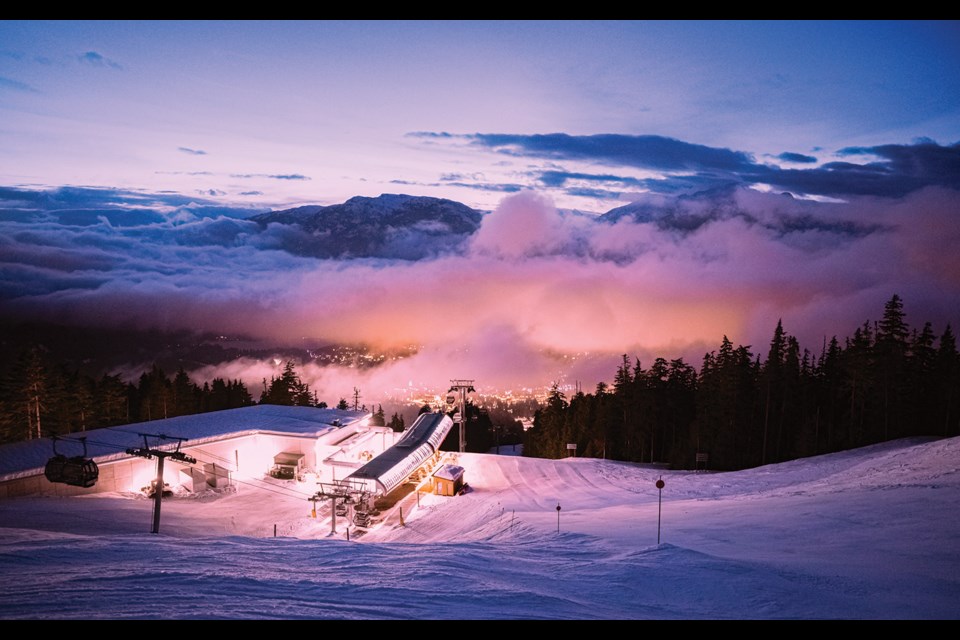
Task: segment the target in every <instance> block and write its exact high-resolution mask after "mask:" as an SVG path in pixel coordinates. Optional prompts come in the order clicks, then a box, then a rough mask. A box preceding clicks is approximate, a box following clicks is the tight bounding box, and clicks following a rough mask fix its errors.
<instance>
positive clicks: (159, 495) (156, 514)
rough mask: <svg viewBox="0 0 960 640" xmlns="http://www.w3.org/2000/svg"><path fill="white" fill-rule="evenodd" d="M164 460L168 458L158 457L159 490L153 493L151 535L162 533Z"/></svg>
mask: <svg viewBox="0 0 960 640" xmlns="http://www.w3.org/2000/svg"><path fill="white" fill-rule="evenodd" d="M144 439H146V438H144ZM164 458H166V456H157V488H156V489H154V492H153V531H151V533H160V500H162V499H163V460H164Z"/></svg>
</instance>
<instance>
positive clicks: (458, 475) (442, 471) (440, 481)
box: [433, 464, 463, 496]
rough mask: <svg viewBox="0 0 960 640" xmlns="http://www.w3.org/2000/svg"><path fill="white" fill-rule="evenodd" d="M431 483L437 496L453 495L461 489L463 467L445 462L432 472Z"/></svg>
mask: <svg viewBox="0 0 960 640" xmlns="http://www.w3.org/2000/svg"><path fill="white" fill-rule="evenodd" d="M433 485H434V487H435V489H434V490H435V491H436V494H437V495H438V496H455V495H457V494H458V493H460V492H461V491H462V490H463V467H458V466H457V465H455V464H445V465H443V466H442V467H440V468H439V469H437V470H436V471H435V472H434V474H433Z"/></svg>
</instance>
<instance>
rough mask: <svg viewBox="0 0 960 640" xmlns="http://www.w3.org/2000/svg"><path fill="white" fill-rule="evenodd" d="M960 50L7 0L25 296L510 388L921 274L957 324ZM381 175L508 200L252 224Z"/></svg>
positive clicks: (831, 327) (731, 28) (406, 185)
mask: <svg viewBox="0 0 960 640" xmlns="http://www.w3.org/2000/svg"><path fill="white" fill-rule="evenodd" d="M958 69H960V22H897V21H889V22H620V21H616V22H579V21H563V22H492V21H491V22H309V21H306V22H258V21H245V22H215V21H204V22H20V21H4V22H0V304H2V305H3V306H4V307H6V308H7V313H8V314H11V315H13V316H16V317H21V318H44V319H55V320H61V321H65V320H69V321H74V322H82V323H90V324H107V325H111V324H112V325H121V326H122V325H133V326H160V327H162V328H194V329H202V330H211V331H224V332H234V333H246V334H248V335H251V336H254V337H260V338H265V339H269V340H272V341H275V342H284V341H286V342H288V343H291V344H299V343H301V342H302V341H303V340H304V339H305V338H307V339H310V340H314V341H318V342H322V341H324V340H329V341H364V342H369V343H379V344H404V343H417V344H421V345H422V346H423V348H422V351H421V355H420V356H418V358H419V363H420V365H422V367H421V369H420V373H419V374H417V375H421V374H422V373H423V372H426V371H429V372H430V373H429V375H432V376H439V378H440V382H443V381H445V380H446V379H448V378H451V377H463V376H475V377H476V378H478V379H481V378H484V377H486V379H487V380H491V381H492V380H493V379H497V381H498V384H503V385H509V384H523V383H527V384H530V385H539V384H544V383H548V382H549V378H550V377H551V376H554V375H555V370H556V365H557V363H558V362H560V360H562V357H561V356H562V355H563V354H573V353H577V352H585V351H589V352H591V353H592V354H594V359H593V360H591V363H592V364H590V366H589V367H587V368H585V369H583V370H581V371H571V372H570V375H571V376H576V377H579V378H580V379H582V380H583V381H584V383H585V385H587V386H589V387H592V385H593V384H595V383H596V381H597V380H598V377H597V376H600V377H605V378H609V377H610V376H611V375H612V373H613V371H612V367H613V366H615V363H616V357H617V354H620V353H623V352H628V353H630V354H632V355H639V356H641V357H642V358H643V359H644V361H645V364H649V360H650V359H651V358H652V357H655V356H657V355H663V356H665V357H668V358H673V357H679V356H683V357H685V358H688V359H690V360H691V361H692V363H693V364H695V365H697V366H699V361H698V360H699V357H700V356H702V355H703V353H704V352H705V351H707V350H712V349H715V348H717V346H718V345H719V342H720V340H721V338H722V337H723V335H724V334H726V335H729V337H730V339H731V340H732V341H733V342H734V343H735V344H738V343H742V344H752V345H754V351H755V352H757V353H761V354H763V355H765V353H766V345H767V344H768V343H769V339H770V336H771V335H772V332H773V328H774V326H775V325H776V321H777V319H778V318H781V317H782V318H783V320H784V327H785V329H786V330H787V331H788V333H792V334H794V335H797V336H798V338H800V340H801V346H803V347H807V348H809V349H810V350H811V351H819V349H820V347H821V345H822V341H823V339H824V337H826V338H827V339H829V337H830V336H832V335H839V336H840V337H841V338H842V337H844V336H846V335H849V334H850V333H852V331H853V329H854V328H855V327H856V326H858V325H860V324H862V323H863V322H864V321H866V320H868V319H870V320H875V319H878V318H879V315H880V314H881V313H882V309H883V303H884V302H885V301H886V300H888V299H889V298H890V297H891V295H893V294H894V293H897V294H899V295H900V296H901V297H902V298H903V299H904V301H905V305H906V307H905V310H906V311H907V314H908V318H907V319H908V322H914V323H917V324H922V322H923V321H926V320H929V321H931V322H933V323H934V331H935V332H936V333H937V334H938V335H939V334H940V333H942V331H943V329H944V327H945V325H946V324H947V323H948V322H949V323H951V324H952V325H953V328H954V330H955V331H956V330H957V329H958V324H960V255H958V253H960V252H958V251H957V249H956V247H957V246H958V245H960V223H958V215H960V211H958V207H960V72H958ZM383 193H404V194H410V195H419V196H435V197H442V198H449V199H452V200H456V201H458V202H462V203H464V204H466V205H468V206H471V207H475V208H477V209H481V210H484V211H491V212H492V213H490V214H489V215H487V216H485V218H484V220H483V222H482V224H481V227H480V229H479V231H478V232H477V233H476V234H474V235H473V236H472V237H471V238H469V239H468V241H466V242H465V243H464V244H463V245H461V246H457V247H451V248H449V250H445V249H443V248H437V250H435V251H431V252H430V256H429V257H426V258H423V259H420V260H413V261H411V260H395V259H387V258H364V259H352V260H320V259H316V258H310V257H305V256H301V255H295V254H293V253H291V252H289V251H287V250H285V249H286V248H288V247H287V246H286V245H285V244H284V242H285V240H284V239H283V238H284V237H287V236H282V235H281V233H280V230H279V229H277V228H273V227H271V228H268V229H267V230H266V231H263V232H261V231H259V230H257V228H256V225H255V224H254V223H252V222H249V221H247V220H245V218H246V217H248V216H250V215H252V214H254V213H258V212H263V211H267V210H270V209H284V208H289V207H293V206H298V205H303V204H323V205H329V204H335V203H339V202H343V201H345V200H347V199H349V198H351V197H353V196H357V195H361V196H379V195H380V194H383ZM783 194H790V196H792V197H788V196H785V195H783ZM632 203H634V204H633V206H634V207H635V208H637V207H638V208H639V209H640V210H642V211H644V212H646V213H645V215H646V216H647V217H645V218H644V217H643V216H638V217H629V216H628V217H624V218H621V219H620V220H619V221H618V222H616V223H598V222H596V221H594V220H593V219H592V215H595V214H602V213H605V212H607V211H609V210H611V209H614V208H616V207H621V206H624V205H630V204H632ZM569 210H578V211H580V212H584V213H587V214H591V215H587V216H581V215H572V214H570V213H569ZM664 212H671V215H673V216H677V215H680V216H681V217H683V216H686V218H685V219H690V218H691V217H693V218H697V219H698V220H699V222H698V223H697V224H696V225H694V226H692V227H690V226H687V227H686V228H684V229H680V228H675V227H670V226H665V225H663V224H657V223H656V220H657V219H658V217H661V216H662V215H663V213H664ZM454 285H455V286H454ZM912 326H913V325H912ZM465 349H466V350H467V351H466V352H469V353H473V354H474V356H471V357H472V358H473V361H471V360H463V353H465V351H464V350H465ZM558 354H559V355H558ZM558 358H560V360H558ZM428 363H429V366H428ZM518 363H520V364H518ZM248 364H249V367H250V369H251V371H250V372H244V371H240V370H239V369H237V370H236V371H234V372H233V373H236V374H242V375H244V376H247V377H250V378H254V379H259V378H255V376H256V375H258V374H259V373H261V372H260V371H259V370H257V371H256V372H254V371H253V370H252V369H253V367H254V365H253V364H250V363H248ZM237 366H238V367H240V365H237ZM402 366H403V367H408V368H409V367H415V366H417V358H414V359H413V361H411V362H410V363H406V364H404V365H402ZM312 375H314V377H315V379H316V380H317V384H326V385H328V386H329V388H330V389H334V388H335V387H336V385H335V383H333V382H331V381H330V379H327V380H321V378H322V374H321V373H319V372H314V374H312ZM327 375H328V376H329V373H328V374H327ZM377 375H382V376H385V378H384V380H382V381H379V382H377V383H376V384H382V385H383V386H384V387H388V386H390V385H391V384H394V382H395V381H396V380H401V379H413V376H414V375H415V374H414V373H413V372H412V370H400V369H399V368H398V367H394V371H393V372H392V373H391V372H389V371H384V372H382V373H381V374H377ZM428 377H429V376H428ZM386 378H389V380H387V379H386ZM367 383H368V384H370V385H373V384H375V382H374V381H367ZM348 384H349V383H348ZM347 388H349V387H347ZM335 392H336V391H334V393H335Z"/></svg>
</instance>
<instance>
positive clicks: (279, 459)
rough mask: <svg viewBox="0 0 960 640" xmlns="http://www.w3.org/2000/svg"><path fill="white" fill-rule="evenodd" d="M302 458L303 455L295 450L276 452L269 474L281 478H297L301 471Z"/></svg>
mask: <svg viewBox="0 0 960 640" xmlns="http://www.w3.org/2000/svg"><path fill="white" fill-rule="evenodd" d="M303 458H304V455H303V454H302V453H299V452H296V451H284V452H283V453H278V454H277V455H275V456H273V469H271V470H270V475H271V476H273V477H274V478H280V479H283V480H293V479H294V478H297V479H299V478H300V475H301V473H302V472H303Z"/></svg>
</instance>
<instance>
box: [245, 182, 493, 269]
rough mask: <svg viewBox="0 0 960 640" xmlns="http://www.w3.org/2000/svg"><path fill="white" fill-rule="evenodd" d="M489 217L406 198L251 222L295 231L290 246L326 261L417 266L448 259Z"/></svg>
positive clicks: (288, 212) (359, 201)
mask: <svg viewBox="0 0 960 640" xmlns="http://www.w3.org/2000/svg"><path fill="white" fill-rule="evenodd" d="M482 217H483V213H482V212H480V211H477V210H476V209H472V208H470V207H468V206H467V205H465V204H462V203H460V202H455V201H453V200H446V199H444V198H431V197H427V196H410V195H404V194H383V195H380V196H378V197H376V198H369V197H365V196H356V197H353V198H350V199H349V200H347V201H346V202H344V203H342V204H333V205H328V206H321V205H307V206H303V207H296V208H293V209H284V210H282V211H270V212H268V213H262V214H259V215H256V216H253V217H251V218H250V220H252V221H254V222H256V223H257V224H259V225H260V226H261V227H262V228H264V229H265V230H267V229H268V228H269V227H270V225H273V224H279V225H295V226H296V227H297V228H298V229H299V236H298V237H297V238H294V242H292V243H291V242H290V240H291V239H290V238H289V237H285V238H284V240H285V242H284V246H285V248H287V249H288V250H290V249H293V251H294V252H295V253H298V254H301V255H310V256H315V257H320V258H348V257H380V258H403V259H410V260H417V259H420V258H424V257H429V256H433V255H437V254H440V253H446V252H448V251H450V250H453V249H454V248H456V247H457V246H459V245H460V244H461V243H462V242H463V241H464V240H466V238H468V237H469V236H470V235H472V234H473V233H474V232H475V231H476V230H477V229H478V228H479V227H480V220H481V218H482Z"/></svg>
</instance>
